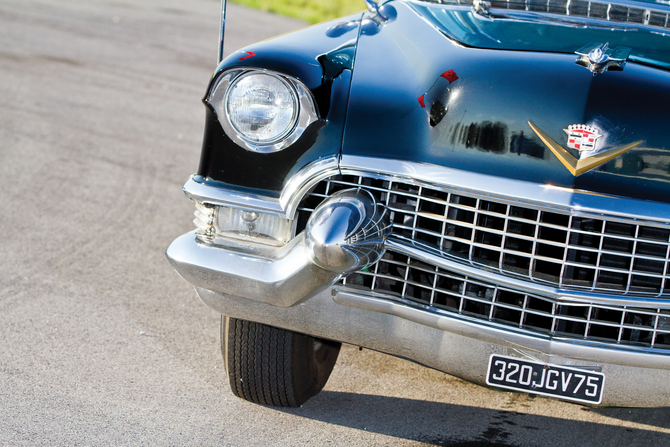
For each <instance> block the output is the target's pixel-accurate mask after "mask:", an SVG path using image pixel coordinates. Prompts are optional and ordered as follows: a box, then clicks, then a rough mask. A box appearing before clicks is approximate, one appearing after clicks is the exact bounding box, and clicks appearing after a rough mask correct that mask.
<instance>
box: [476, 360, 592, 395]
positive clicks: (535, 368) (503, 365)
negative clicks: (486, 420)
mask: <svg viewBox="0 0 670 447" xmlns="http://www.w3.org/2000/svg"><path fill="white" fill-rule="evenodd" d="M486 383H487V384H488V385H491V386H495V387H499V388H507V389H510V390H514V391H521V392H525V393H532V394H540V395H542V396H550V397H557V398H559V399H567V400H572V401H575V402H584V403H589V404H599V403H600V402H601V401H602V398H603V385H604V384H605V375H604V374H602V373H597V372H593V371H585V370H583V369H578V368H571V367H567V366H559V365H550V364H546V363H539V362H529V361H528V360H521V359H518V358H515V357H507V356H502V355H496V354H493V355H492V356H491V358H490V359H489V370H488V374H486Z"/></svg>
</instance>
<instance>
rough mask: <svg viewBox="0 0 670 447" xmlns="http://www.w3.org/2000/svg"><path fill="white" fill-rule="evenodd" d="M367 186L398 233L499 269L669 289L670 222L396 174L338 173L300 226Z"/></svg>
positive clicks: (644, 290)
mask: <svg viewBox="0 0 670 447" xmlns="http://www.w3.org/2000/svg"><path fill="white" fill-rule="evenodd" d="M351 187H362V188H365V189H366V190H368V191H370V192H371V193H372V194H373V195H375V196H376V198H377V200H379V201H380V202H381V203H384V204H385V205H386V206H387V208H388V209H389V210H390V211H391V217H392V223H393V234H394V235H395V236H399V237H402V238H407V239H411V240H413V241H415V242H419V243H422V244H424V245H426V246H430V247H435V248H436V249H437V250H440V251H441V252H445V253H448V254H447V256H449V257H453V258H456V259H459V260H461V261H464V262H469V263H471V264H472V265H476V266H482V265H483V266H486V267H487V268H488V269H490V270H494V271H498V272H499V273H500V274H503V275H507V276H513V277H517V278H525V279H527V280H531V281H534V282H538V283H541V284H547V285H551V286H554V287H560V288H565V289H569V290H583V291H590V292H597V293H601V292H602V293H609V294H619V295H636V296H659V297H660V296H666V295H667V293H666V289H667V288H668V287H669V286H670V260H669V253H670V227H669V226H667V225H662V224H657V223H647V222H640V221H636V220H626V219H625V218H622V217H610V216H604V215H588V214H576V213H574V212H573V211H572V210H570V209H557V208H543V207H541V206H538V205H535V204H526V203H519V202H518V201H515V200H513V199H504V198H491V197H488V196H477V195H476V194H471V193H464V192H461V191H453V190H448V189H445V188H440V187H437V186H432V185H431V186H421V185H415V184H413V183H406V182H403V181H401V180H399V179H395V178H388V179H384V178H370V177H364V176H358V175H346V176H336V177H331V178H329V179H326V180H324V181H322V182H320V183H319V184H318V185H317V186H316V187H315V188H313V190H312V191H311V192H309V193H308V194H307V195H306V196H305V198H304V199H303V201H302V202H301V204H300V206H299V214H298V226H297V227H298V231H300V230H301V229H302V228H304V223H305V222H306V220H307V218H308V217H309V214H310V213H311V211H312V210H313V209H314V208H315V207H316V206H318V204H319V203H320V202H321V201H322V200H323V199H324V198H326V197H328V196H329V195H331V194H333V193H334V192H336V191H338V190H341V189H347V188H351Z"/></svg>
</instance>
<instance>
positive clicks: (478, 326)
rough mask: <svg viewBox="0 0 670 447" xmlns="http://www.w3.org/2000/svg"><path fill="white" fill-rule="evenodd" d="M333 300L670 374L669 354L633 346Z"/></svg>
mask: <svg viewBox="0 0 670 447" xmlns="http://www.w3.org/2000/svg"><path fill="white" fill-rule="evenodd" d="M333 289H334V292H333V300H334V301H335V302H336V303H337V304H341V305H343V306H348V307H355V308H357V309H364V310H369V311H372V312H380V313H385V314H389V315H394V316H397V317H400V318H403V319H405V320H409V321H412V322H415V323H418V324H421V325H424V326H429V327H432V328H435V329H439V330H441V331H446V332H452V333H456V334H459V335H462V336H464V337H468V338H473V339H476V340H481V341H485V342H487V343H496V344H503V345H507V346H513V347H519V346H523V348H524V349H530V350H534V351H538V352H542V353H544V354H548V355H560V356H568V357H571V358H575V359H581V360H584V361H589V362H593V363H601V362H602V363H615V364H618V365H627V366H635V367H640V368H661V369H669V370H670V351H669V352H668V353H667V354H666V355H661V354H659V352H658V350H646V349H645V348H637V347H630V346H620V347H617V348H616V349H612V346H611V345H607V344H604V343H602V344H600V343H595V342H582V341H580V340H574V339H568V338H561V337H548V336H542V335H537V336H535V335H532V336H531V335H529V334H528V333H527V332H526V333H523V332H521V331H515V330H514V329H513V328H510V327H509V326H502V325H500V326H499V325H496V324H495V323H490V322H488V323H487V322H482V321H481V320H477V319H472V320H470V319H469V318H468V317H466V316H464V315H456V314H447V313H445V314H443V315H441V314H437V313H435V312H427V311H424V310H421V309H418V308H417V307H416V306H413V305H409V303H397V302H393V301H390V300H389V299H388V298H377V297H374V296H369V295H367V294H364V293H362V292H359V291H357V290H352V289H351V288H344V287H338V286H335V287H334V288H333Z"/></svg>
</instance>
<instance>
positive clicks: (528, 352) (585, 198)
mask: <svg viewBox="0 0 670 447" xmlns="http://www.w3.org/2000/svg"><path fill="white" fill-rule="evenodd" d="M344 158H346V157H344ZM344 158H343V160H341V161H340V162H339V171H340V172H343V173H349V174H358V173H361V172H363V173H369V172H371V171H374V170H375V169H377V168H375V166H374V165H375V163H374V160H373V161H370V160H367V159H363V158H354V157H349V158H350V159H348V160H345V159H344ZM345 161H346V162H347V163H348V167H347V165H346V163H344V162H345ZM363 162H365V163H367V164H364V163H363ZM386 163H387V164H388V163H389V162H388V161H386ZM352 166H354V167H352ZM391 167H392V168H393V169H391V170H390V171H392V172H396V173H398V172H401V173H405V174H406V175H403V176H402V178H410V177H411V178H416V179H419V180H421V181H425V182H426V183H427V184H429V183H431V182H432V183H434V182H435V179H444V178H449V179H450V181H453V182H454V183H456V184H458V185H459V188H465V187H467V189H468V190H469V189H472V190H475V189H477V190H481V189H482V188H486V187H488V185H491V184H492V182H491V181H490V180H491V179H486V178H484V179H482V178H479V177H477V176H476V175H472V174H471V173H459V171H455V170H448V171H445V168H435V167H430V166H428V167H426V166H424V165H410V164H408V163H402V164H401V165H400V166H395V165H393V166H391ZM312 168H313V169H312ZM410 168H411V169H410ZM426 169H429V170H428V171H426ZM435 169H437V170H438V171H437V172H433V171H432V170H435ZM337 170H338V162H337V160H335V159H332V160H324V161H319V162H318V163H315V164H314V166H313V167H310V168H309V169H306V170H305V171H304V172H301V173H300V174H299V175H296V176H294V178H293V179H292V180H291V181H290V182H289V183H288V186H287V187H286V188H285V191H284V192H283V193H282V195H281V197H280V198H279V199H277V200H275V201H273V200H271V199H268V198H263V197H248V196H236V195H234V194H233V193H232V192H230V191H228V190H226V189H225V188H219V187H215V186H207V185H203V184H201V183H198V182H196V181H194V180H190V181H189V182H188V183H187V185H186V186H185V192H186V194H187V196H188V197H189V198H191V199H192V200H194V201H196V202H198V203H201V204H203V203H204V204H208V205H211V206H228V207H235V208H240V209H250V210H254V211H258V212H265V213H271V214H275V215H278V216H282V217H284V218H287V219H295V218H296V213H297V210H298V206H299V202H300V200H301V197H303V196H304V195H305V194H306V192H307V191H308V190H310V188H312V187H313V186H314V185H315V184H316V183H317V182H319V181H321V180H322V179H324V178H325V177H326V176H328V175H332V174H333V173H334V172H336V171H337ZM405 171H407V172H405ZM410 171H411V172H410ZM392 172H391V173H384V174H383V175H382V174H380V176H382V177H384V176H387V177H388V176H391V174H392ZM393 175H397V174H393ZM459 175H462V177H459ZM408 176H409V177H408ZM480 177H481V176H480ZM384 178H385V177H384ZM394 178H395V177H394ZM497 181H498V183H496V186H498V187H500V182H507V183H506V184H505V185H504V186H505V188H503V189H505V190H506V191H509V194H512V195H513V196H515V197H516V196H519V197H520V198H524V200H526V201H527V202H528V203H531V202H532V203H534V202H538V201H540V202H542V203H551V204H554V205H556V206H558V205H561V206H563V207H569V208H571V209H576V210H579V211H580V212H582V213H586V212H589V213H591V214H597V213H599V212H600V210H612V209H620V210H623V209H625V210H626V211H627V213H626V216H628V217H631V216H632V217H633V218H634V217H636V216H640V218H642V217H644V219H643V220H645V221H646V220H649V219H652V220H653V221H659V222H660V221H661V220H663V219H664V218H663V216H667V215H670V206H668V205H665V204H656V206H654V207H649V206H648V204H647V205H644V204H643V203H642V202H639V201H634V200H626V199H619V198H611V197H600V196H595V195H589V194H582V193H579V192H575V191H565V190H562V189H556V188H549V187H541V185H535V186H533V185H530V186H529V185H527V184H525V183H524V184H521V183H520V182H511V181H507V180H500V179H497ZM533 188H535V189H533ZM491 194H493V193H491ZM524 194H526V195H527V196H525V197H524ZM331 197H332V196H331ZM347 197H350V196H347ZM328 200H329V199H326V202H327V201H328ZM347 200H348V199H347ZM366 200H367V199H363V205H364V206H362V207H359V208H361V209H363V208H365V209H367V211H366V212H365V213H363V214H366V213H367V214H368V219H367V220H365V219H363V220H360V222H358V224H359V225H358V229H359V230H361V231H360V232H359V233H357V234H356V235H353V234H349V233H347V232H344V233H347V234H344V233H342V234H340V236H339V238H333V237H331V236H332V235H333V234H334V233H333V232H335V233H337V232H338V231H340V230H341V229H342V228H341V226H340V225H333V222H328V221H329V220H331V219H330V218H329V217H328V216H330V215H334V214H338V213H340V212H342V210H341V209H340V210H338V211H337V213H334V212H332V211H333V210H332V209H328V208H325V209H326V212H323V213H320V212H318V208H317V209H315V210H314V211H313V212H312V214H311V216H312V217H310V221H311V222H312V224H313V225H311V226H310V223H309V222H308V224H307V227H306V230H305V232H304V233H301V234H299V235H298V236H296V237H295V238H294V239H293V240H292V241H291V242H289V243H288V244H287V245H285V246H283V247H278V248H274V247H268V246H262V245H260V244H255V243H253V242H248V243H247V242H244V243H242V244H240V243H239V242H237V243H235V242H232V241H231V243H230V244H228V243H224V244H223V245H222V244H220V243H218V242H221V240H218V242H217V244H213V243H211V241H210V242H207V241H206V240H203V238H202V237H201V236H198V235H197V234H196V233H195V232H192V233H188V234H185V235H183V236H181V237H179V238H178V239H176V240H175V241H174V242H173V243H172V245H170V247H169V248H168V250H167V252H166V255H167V257H168V259H169V261H170V263H171V264H172V266H173V267H174V268H175V270H177V272H178V273H179V274H180V275H181V276H182V277H183V278H184V279H186V280H187V281H188V282H190V283H191V284H193V285H194V286H195V288H196V291H197V293H198V295H199V296H200V298H201V299H202V301H203V302H204V303H205V304H207V305H208V306H210V307H211V308H213V309H215V310H216V311H218V312H220V313H222V314H224V315H227V316H230V317H234V318H240V319H245V320H251V321H256V322H260V323H264V324H268V325H271V326H277V327H281V328H285V329H288V330H292V331H296V332H301V333H306V334H310V335H313V336H316V337H322V338H327V339H333V340H338V341H342V342H345V343H350V344H353V345H357V346H362V347H366V348H369V349H373V350H377V351H381V352H385V353H388V354H391V355H395V356H399V357H403V358H408V359H411V360H413V361H416V362H418V363H421V364H424V365H426V366H429V367H432V368H435V369H438V370H441V371H444V372H446V373H449V374H452V375H454V376H457V377H460V378H463V379H465V380H468V381H471V382H474V383H477V384H480V385H486V376H487V370H488V364H489V359H490V357H491V355H492V354H498V355H503V356H510V357H516V358H519V359H522V360H528V361H535V362H540V363H545V364H553V365H562V366H568V367H576V368H583V369H586V370H590V371H596V372H601V373H602V374H604V375H605V378H606V382H605V386H604V392H603V399H602V402H601V405H603V406H634V407H654V406H667V405H670V386H668V380H669V379H670V350H668V349H667V348H655V347H654V345H653V344H652V345H651V347H644V346H642V345H640V344H637V345H636V344H635V343H628V344H624V343H619V341H617V340H616V339H614V340H613V341H612V340H609V341H606V342H605V341H603V342H601V341H599V339H596V340H593V339H588V340H587V339H586V337H585V336H584V337H583V338H581V337H580V336H579V334H572V335H571V336H570V337H568V336H565V335H560V334H561V333H560V332H559V331H553V329H552V331H550V332H542V333H539V332H537V331H535V332H532V331H529V330H527V329H524V328H520V327H518V326H517V325H513V324H510V323H509V322H507V323H506V324H502V323H500V322H495V321H493V320H494V318H492V317H489V318H488V319H487V318H482V317H481V315H480V316H479V317H478V318H476V317H474V316H468V315H466V313H467V312H460V311H458V310H456V311H447V310H446V309H442V308H436V307H432V306H429V305H425V304H420V303H419V302H417V301H416V300H414V301H409V300H405V299H403V298H399V297H397V296H396V295H397V294H396V295H394V294H392V293H390V292H389V293H388V294H386V293H381V292H373V291H371V290H364V289H361V288H359V287H358V286H356V285H351V286H349V285H343V284H341V283H337V281H338V280H339V279H340V278H342V277H344V276H346V274H347V273H349V272H352V271H354V270H357V269H361V268H363V267H364V266H365V265H370V264H373V263H375V262H376V261H377V260H378V259H379V257H380V256H381V255H382V253H383V252H384V249H386V248H387V249H388V250H390V251H392V252H393V253H395V254H401V255H404V256H407V257H411V258H413V259H417V260H418V261H420V262H423V263H425V264H429V265H432V266H436V268H439V269H441V270H444V271H445V272H449V274H453V275H462V276H463V277H468V278H472V279H474V280H475V281H480V282H485V283H487V284H492V285H493V286H492V287H496V288H502V289H506V290H510V291H520V293H526V294H534V295H536V296H539V297H543V299H545V300H547V302H551V303H554V305H555V306H554V307H557V306H559V305H575V306H582V307H589V306H591V307H593V308H596V307H598V308H605V309H607V308H611V309H615V310H616V311H618V312H620V314H621V315H623V314H624V313H625V312H638V311H639V312H643V311H644V312H647V313H651V314H653V315H654V318H655V321H656V324H655V325H654V327H653V328H647V329H644V328H643V330H647V331H654V332H655V333H661V332H663V333H667V332H668V329H667V328H665V327H661V326H660V323H659V321H663V322H665V321H666V320H667V319H668V317H666V315H670V300H668V298H667V296H662V297H661V296H653V297H644V296H635V295H625V296H624V295H613V294H605V293H597V292H594V291H580V290H563V289H558V288H554V287H551V286H549V285H546V284H541V283H536V282H531V281H528V280H524V279H523V278H516V277H512V276H506V275H501V274H499V273H496V272H492V271H487V270H482V269H480V268H478V267H477V266H473V265H469V264H467V263H466V264H464V263H459V262H455V261H454V260H451V259H449V258H447V257H443V256H437V255H435V254H431V253H430V252H427V251H425V250H422V249H419V248H420V247H418V248H417V247H415V246H413V245H412V243H411V241H409V242H408V241H406V240H401V239H398V238H397V237H395V236H388V237H387V234H386V232H385V229H384V228H385V226H386V225H387V224H386V221H385V219H384V218H383V216H382V214H383V213H381V214H380V213H378V212H377V211H375V210H377V205H376V204H374V203H372V204H370V203H367V205H366V204H365V201H366ZM345 201H346V200H345ZM326 202H324V203H326ZM330 204H331V205H332V204H333V202H330ZM370 205H374V206H370ZM643 206H644V207H645V209H644V210H642V209H641V207H643ZM353 208H356V206H354V207H353ZM350 211H351V210H350ZM643 211H644V212H646V214H642V212H643ZM348 213H349V214H348V218H349V221H350V222H353V221H356V213H355V212H354V211H351V212H348ZM319 216H321V217H323V219H321V220H319V219H320V218H321V217H319ZM622 217H623V214H622ZM663 221H665V220H663ZM371 229H372V230H373V231H370V230H371ZM380 241H381V242H380ZM383 261H384V259H382V261H381V262H379V263H378V264H376V265H380V264H381V263H382V262H383ZM358 272H359V273H360V270H358ZM352 277H353V275H352ZM405 281H406V282H407V281H409V280H408V279H407V278H405ZM353 282H354V283H355V281H353ZM464 298H467V297H465V295H464ZM480 301H481V299H480ZM431 303H432V302H431ZM443 307H444V306H443ZM643 308H644V309H646V310H644V309H643ZM636 309H637V310H636ZM640 309H643V310H640ZM650 309H651V310H650ZM552 312H553V311H552ZM588 315H589V317H588V318H589V319H588V320H587V321H588V322H591V321H592V320H590V318H591V317H590V315H591V311H589V312H588ZM549 316H552V315H549ZM553 317H554V319H556V318H559V316H557V315H553ZM560 318H566V319H569V318H571V317H569V316H568V317H564V316H561V317H560ZM594 324H601V322H597V321H596V322H594ZM606 324H609V325H610V326H615V327H617V328H628V327H629V326H631V324H630V323H624V321H623V317H622V321H621V322H620V323H606ZM664 324H665V323H664ZM631 327H632V326H631ZM552 328H553V326H552Z"/></svg>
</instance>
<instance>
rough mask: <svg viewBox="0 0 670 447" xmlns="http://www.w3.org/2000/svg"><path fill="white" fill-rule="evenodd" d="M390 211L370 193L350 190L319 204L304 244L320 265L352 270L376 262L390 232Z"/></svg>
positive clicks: (327, 268) (308, 223)
mask: <svg viewBox="0 0 670 447" xmlns="http://www.w3.org/2000/svg"><path fill="white" fill-rule="evenodd" d="M388 214H389V213H388V212H387V210H386V207H384V205H382V204H380V203H377V202H376V200H375V198H374V196H373V195H372V194H370V192H368V191H365V190H361V189H347V190H343V191H340V192H338V193H336V194H333V195H332V196H331V197H330V198H328V199H326V200H325V201H324V202H323V203H321V205H319V206H318V207H317V208H316V209H315V210H314V212H313V213H312V215H311V216H310V219H309V221H308V222H307V227H306V228H305V243H306V246H307V250H308V253H309V256H310V258H311V260H312V262H314V263H315V264H316V265H318V266H319V267H321V268H323V269H325V270H329V271H334V272H338V273H349V272H353V271H355V270H358V269H361V268H365V267H367V266H369V265H372V264H374V263H375V262H377V261H378V260H379V259H380V258H381V257H382V256H383V254H384V242H385V241H386V238H387V236H388V235H389V234H390V232H391V223H390V219H389V215H388Z"/></svg>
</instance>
